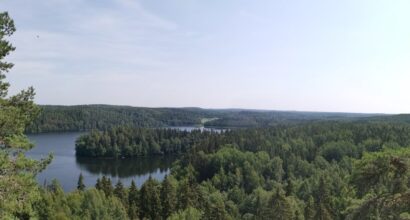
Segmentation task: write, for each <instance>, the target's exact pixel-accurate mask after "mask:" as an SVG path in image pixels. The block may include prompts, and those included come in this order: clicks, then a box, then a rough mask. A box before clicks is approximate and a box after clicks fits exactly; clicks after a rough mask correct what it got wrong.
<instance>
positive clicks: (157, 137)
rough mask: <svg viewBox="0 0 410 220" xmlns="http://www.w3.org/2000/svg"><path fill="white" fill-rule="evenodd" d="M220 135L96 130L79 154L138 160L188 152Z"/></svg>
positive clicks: (79, 147)
mask: <svg viewBox="0 0 410 220" xmlns="http://www.w3.org/2000/svg"><path fill="white" fill-rule="evenodd" d="M215 133H216V132H210V131H204V132H201V131H200V130H193V131H192V132H188V131H182V130H176V129H166V128H162V129H150V128H134V127H114V128H111V129H108V130H106V131H96V130H93V131H91V132H90V133H89V134H86V135H82V136H80V137H79V138H78V139H77V141H76V155H77V156H83V157H84V156H85V157H117V158H118V157H136V156H150V155H169V154H180V153H185V152H187V151H188V150H189V149H190V148H191V147H192V146H193V145H194V144H195V143H196V142H199V141H201V142H204V141H207V140H209V139H211V138H212V137H214V136H215Z"/></svg>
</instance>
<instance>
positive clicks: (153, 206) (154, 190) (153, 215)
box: [140, 176, 161, 220]
mask: <svg viewBox="0 0 410 220" xmlns="http://www.w3.org/2000/svg"><path fill="white" fill-rule="evenodd" d="M159 194H160V192H159V183H158V182H157V181H156V180H154V179H152V177H151V176H150V177H149V178H148V180H147V181H146V182H145V183H144V184H143V185H142V187H141V190H140V201H141V204H140V218H141V219H143V218H149V219H153V220H155V219H161V199H160V195H159Z"/></svg>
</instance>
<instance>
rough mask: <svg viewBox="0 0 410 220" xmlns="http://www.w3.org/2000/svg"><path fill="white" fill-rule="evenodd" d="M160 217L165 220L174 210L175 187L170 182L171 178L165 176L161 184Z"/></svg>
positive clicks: (175, 200)
mask: <svg viewBox="0 0 410 220" xmlns="http://www.w3.org/2000/svg"><path fill="white" fill-rule="evenodd" d="M161 202H162V217H163V218H164V219H167V218H168V217H169V216H170V215H171V214H172V213H173V212H175V208H176V203H177V199H176V187H175V185H174V184H173V183H172V182H171V177H169V176H166V177H165V179H164V181H162V184H161Z"/></svg>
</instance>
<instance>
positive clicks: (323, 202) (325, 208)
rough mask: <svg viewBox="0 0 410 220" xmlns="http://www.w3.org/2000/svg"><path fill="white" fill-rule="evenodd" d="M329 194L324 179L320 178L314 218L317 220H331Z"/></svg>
mask: <svg viewBox="0 0 410 220" xmlns="http://www.w3.org/2000/svg"><path fill="white" fill-rule="evenodd" d="M330 210H331V209H330V194H329V189H328V187H327V185H326V182H325V179H324V178H323V177H321V178H320V182H319V188H318V192H317V194H316V216H315V219H317V220H331V219H333V218H332V214H331V212H330Z"/></svg>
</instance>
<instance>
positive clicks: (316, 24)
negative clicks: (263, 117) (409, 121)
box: [0, 0, 410, 113]
mask: <svg viewBox="0 0 410 220" xmlns="http://www.w3.org/2000/svg"><path fill="white" fill-rule="evenodd" d="M0 9H1V10H2V11H3V10H7V11H9V13H10V15H11V16H12V17H13V18H14V19H15V23H16V26H17V29H18V31H17V32H16V34H15V35H14V36H13V37H12V39H11V40H12V42H13V43H14V45H15V46H16V47H17V50H16V52H14V53H13V55H12V56H10V58H9V60H10V61H12V62H14V63H15V65H16V66H15V68H14V69H13V70H12V71H11V73H10V74H9V76H8V79H9V81H10V82H11V83H12V91H14V92H16V91H17V90H19V89H22V88H25V87H27V86H29V85H33V86H34V87H35V88H36V91H37V98H36V101H37V102H38V103H40V104H65V105H71V104H95V103H104V104H121V105H133V106H151V107H160V106H167V107H182V106H198V107H205V108H252V109H276V110H303V111H338V112H386V113H405V112H410V101H409V100H408V98H407V96H408V95H409V94H410V13H409V12H410V1H408V0H395V1H391V0H385V1H380V0H366V1H364V0H363V1H361V0H343V1H330V0H310V1H306V0H300V1H292V0H281V1H277V0H266V1H249V0H201V1H200V0H141V1H138V0H98V1H92V0H41V1H35V0H0Z"/></svg>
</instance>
